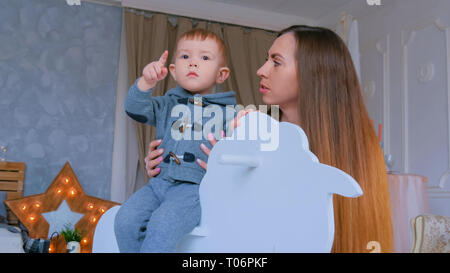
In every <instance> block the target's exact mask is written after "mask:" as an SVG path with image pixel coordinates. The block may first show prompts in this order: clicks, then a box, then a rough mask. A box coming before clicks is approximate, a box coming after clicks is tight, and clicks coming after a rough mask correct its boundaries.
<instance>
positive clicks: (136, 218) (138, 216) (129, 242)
mask: <svg viewBox="0 0 450 273" xmlns="http://www.w3.org/2000/svg"><path fill="white" fill-rule="evenodd" d="M153 180H155V181H153ZM150 183H156V178H154V179H152V181H150ZM150 183H149V184H148V185H145V186H144V187H142V188H141V189H139V190H138V191H137V192H135V193H134V194H133V195H132V196H131V197H130V198H129V199H128V200H127V201H125V203H123V204H122V206H121V207H120V209H119V211H118V212H117V214H116V218H115V220H114V231H115V234H116V239H117V244H118V246H119V250H120V252H132V253H138V252H139V250H140V249H141V245H142V241H143V239H144V237H145V233H146V226H147V223H148V220H149V219H150V217H151V215H152V212H153V211H154V210H155V209H156V208H157V207H158V206H159V205H160V202H159V200H158V198H157V197H156V195H155V193H154V192H153V189H152V187H151V186H150Z"/></svg>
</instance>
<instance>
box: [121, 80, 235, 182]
mask: <svg viewBox="0 0 450 273" xmlns="http://www.w3.org/2000/svg"><path fill="white" fill-rule="evenodd" d="M152 92H153V89H151V90H150V91H147V92H143V91H141V90H139V88H138V87H137V80H136V82H135V83H134V84H133V85H132V86H131V87H130V89H129V91H128V95H127V98H126V101H125V111H126V113H127V115H128V116H130V117H131V118H132V119H134V120H136V121H138V122H141V123H146V124H149V125H152V126H155V127H156V139H162V143H161V145H160V146H159V147H158V148H164V154H163V157H164V161H162V162H161V163H160V164H159V165H158V167H160V168H161V172H160V174H159V175H158V178H161V179H164V178H166V179H167V178H168V179H173V180H178V181H187V182H192V183H197V184H199V183H200V182H201V180H202V178H203V176H204V174H205V170H203V168H201V167H200V166H199V165H198V163H197V162H196V160H197V159H198V158H199V159H201V160H203V161H205V162H207V160H208V157H207V155H206V154H205V153H204V152H203V151H202V150H201V149H200V144H201V143H203V144H205V145H206V146H207V147H211V145H210V144H209V141H208V140H207V135H208V133H210V132H211V133H213V135H214V136H215V138H216V139H219V138H221V131H222V130H224V131H225V130H226V129H225V128H226V126H227V125H228V122H229V121H231V120H232V119H233V118H234V117H235V116H236V112H235V109H234V107H235V105H236V98H235V92H234V91H228V92H220V93H216V94H207V95H203V96H201V95H199V94H194V95H193V94H191V93H190V92H188V91H186V90H185V89H183V88H182V87H181V86H179V85H178V86H177V87H175V88H172V89H170V90H169V91H167V92H166V94H165V95H164V96H157V97H154V96H152ZM174 107H175V108H174ZM227 109H228V110H227ZM211 112H212V113H211ZM216 118H217V119H216ZM216 127H218V128H216ZM209 129H211V130H209ZM171 154H172V155H171Z"/></svg>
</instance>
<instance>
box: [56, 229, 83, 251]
mask: <svg viewBox="0 0 450 273" xmlns="http://www.w3.org/2000/svg"><path fill="white" fill-rule="evenodd" d="M60 235H61V236H63V237H64V240H65V241H66V243H67V253H80V242H81V236H82V232H81V231H79V230H78V229H72V228H71V227H70V226H65V228H64V229H63V230H61V232H60Z"/></svg>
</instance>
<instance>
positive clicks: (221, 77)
mask: <svg viewBox="0 0 450 273" xmlns="http://www.w3.org/2000/svg"><path fill="white" fill-rule="evenodd" d="M228 76H230V69H229V68H228V67H226V66H224V67H221V68H220V69H219V74H218V75H217V80H216V83H217V84H221V83H223V82H224V81H225V80H226V79H227V78H228Z"/></svg>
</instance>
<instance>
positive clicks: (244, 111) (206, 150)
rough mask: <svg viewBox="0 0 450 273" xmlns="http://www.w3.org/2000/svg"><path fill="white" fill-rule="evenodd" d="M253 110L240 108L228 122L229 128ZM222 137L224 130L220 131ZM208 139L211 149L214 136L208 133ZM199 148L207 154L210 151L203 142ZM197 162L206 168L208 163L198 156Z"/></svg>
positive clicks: (214, 140) (234, 126) (237, 124)
mask: <svg viewBox="0 0 450 273" xmlns="http://www.w3.org/2000/svg"><path fill="white" fill-rule="evenodd" d="M253 111H255V110H253V109H248V110H241V111H239V112H238V114H237V116H236V117H235V118H234V119H233V120H232V121H231V122H230V128H231V129H235V128H236V127H239V126H240V125H241V124H240V123H239V121H238V120H239V119H240V118H241V117H243V116H245V115H247V114H248V113H250V112H253ZM222 137H225V133H224V131H222ZM208 141H209V143H210V144H211V149H212V147H214V145H216V143H217V141H216V139H215V138H214V136H213V134H211V133H209V134H208ZM200 149H202V151H203V152H204V153H205V154H206V155H207V156H209V153H210V152H211V149H209V148H208V147H206V145H204V144H203V143H202V144H200ZM197 163H198V165H200V167H202V168H203V169H205V170H206V168H207V167H208V164H207V163H206V162H205V161H203V160H201V159H200V158H197Z"/></svg>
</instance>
